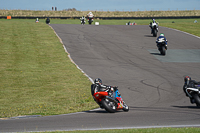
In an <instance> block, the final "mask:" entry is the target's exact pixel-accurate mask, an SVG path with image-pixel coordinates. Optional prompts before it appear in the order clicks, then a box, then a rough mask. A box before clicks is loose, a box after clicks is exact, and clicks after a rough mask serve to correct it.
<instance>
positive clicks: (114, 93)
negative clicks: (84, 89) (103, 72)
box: [91, 78, 121, 108]
mask: <svg viewBox="0 0 200 133" xmlns="http://www.w3.org/2000/svg"><path fill="white" fill-rule="evenodd" d="M91 88H93V89H92V92H91V93H92V95H93V94H94V93H96V92H98V91H105V92H108V95H109V96H110V97H113V98H116V97H121V94H120V93H119V92H118V89H117V87H113V86H109V85H103V84H102V80H101V79H100V78H97V79H95V80H94V84H92V85H91ZM98 104H99V106H100V107H101V108H102V105H101V104H100V103H98Z"/></svg>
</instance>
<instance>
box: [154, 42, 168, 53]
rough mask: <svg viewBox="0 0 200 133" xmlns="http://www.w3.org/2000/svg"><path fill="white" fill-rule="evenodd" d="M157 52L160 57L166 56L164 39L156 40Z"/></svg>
mask: <svg viewBox="0 0 200 133" xmlns="http://www.w3.org/2000/svg"><path fill="white" fill-rule="evenodd" d="M156 43H157V47H158V50H159V51H160V54H161V55H166V50H167V44H166V41H165V39H164V38H159V40H156Z"/></svg>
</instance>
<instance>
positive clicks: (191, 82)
mask: <svg viewBox="0 0 200 133" xmlns="http://www.w3.org/2000/svg"><path fill="white" fill-rule="evenodd" d="M184 81H185V84H184V86H183V91H184V92H185V95H186V96H187V97H188V94H187V93H186V89H187V87H191V88H195V85H200V81H199V82H197V81H195V80H192V79H191V77H189V76H185V78H184ZM190 102H191V103H194V98H190Z"/></svg>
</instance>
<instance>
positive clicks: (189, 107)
mask: <svg viewBox="0 0 200 133" xmlns="http://www.w3.org/2000/svg"><path fill="white" fill-rule="evenodd" d="M172 107H174V108H183V109H200V107H197V106H172Z"/></svg>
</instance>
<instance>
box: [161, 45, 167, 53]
mask: <svg viewBox="0 0 200 133" xmlns="http://www.w3.org/2000/svg"><path fill="white" fill-rule="evenodd" d="M161 54H162V55H165V54H166V50H165V47H164V46H162V48H161Z"/></svg>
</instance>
